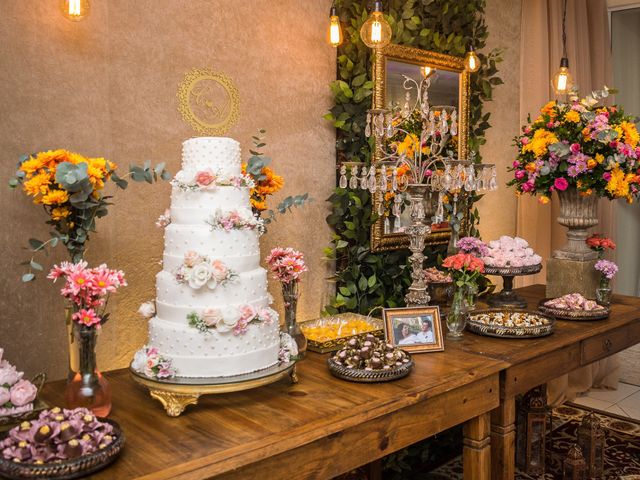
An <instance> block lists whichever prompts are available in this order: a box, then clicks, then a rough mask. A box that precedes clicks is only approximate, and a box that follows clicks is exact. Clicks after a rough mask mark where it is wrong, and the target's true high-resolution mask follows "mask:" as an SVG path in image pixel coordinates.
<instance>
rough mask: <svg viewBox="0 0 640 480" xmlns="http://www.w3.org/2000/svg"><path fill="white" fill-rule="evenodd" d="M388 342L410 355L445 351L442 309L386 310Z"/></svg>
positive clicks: (385, 328)
mask: <svg viewBox="0 0 640 480" xmlns="http://www.w3.org/2000/svg"><path fill="white" fill-rule="evenodd" d="M383 316H384V333H385V338H386V340H387V342H389V343H391V344H392V345H393V346H395V347H400V348H402V349H403V350H405V351H407V352H410V353H425V352H440V351H442V350H444V342H443V339H442V326H441V324H440V308H439V307H437V306H424V307H406V308H385V309H384V310H383Z"/></svg>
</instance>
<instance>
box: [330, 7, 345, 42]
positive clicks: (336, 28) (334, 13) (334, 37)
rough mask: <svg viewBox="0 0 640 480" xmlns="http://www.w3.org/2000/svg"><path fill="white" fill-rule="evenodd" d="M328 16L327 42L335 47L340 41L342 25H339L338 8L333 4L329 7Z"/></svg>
mask: <svg viewBox="0 0 640 480" xmlns="http://www.w3.org/2000/svg"><path fill="white" fill-rule="evenodd" d="M329 18H330V20H329V43H330V44H331V45H333V46H334V47H337V46H338V45H340V44H341V43H342V27H341V26H340V17H338V9H337V8H336V7H335V6H333V7H331V12H330V13H329Z"/></svg>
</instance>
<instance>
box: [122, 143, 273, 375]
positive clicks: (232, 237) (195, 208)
mask: <svg viewBox="0 0 640 480" xmlns="http://www.w3.org/2000/svg"><path fill="white" fill-rule="evenodd" d="M252 186H253V181H252V179H251V177H249V176H246V175H243V174H242V172H241V162H240V144H239V143H238V142H237V141H235V140H233V139H231V138H219V137H199V138H191V139H189V140H186V141H185V142H184V143H183V148H182V169H181V170H180V171H179V172H178V173H177V174H176V176H175V178H174V179H173V181H172V193H171V208H170V213H169V214H166V215H164V216H162V217H161V218H162V219H163V221H162V225H161V226H163V227H164V228H165V235H164V239H165V247H164V256H163V268H162V271H161V272H159V273H158V275H157V277H156V300H155V305H153V303H148V304H147V305H146V307H145V305H143V306H142V307H141V313H143V315H145V316H147V317H149V318H150V320H149V341H148V345H146V346H145V347H144V348H143V349H142V350H140V351H139V352H138V353H137V354H136V358H135V359H134V362H133V364H132V367H133V368H134V369H135V370H138V371H139V372H140V373H143V374H145V375H147V376H151V377H157V378H168V377H173V376H175V377H191V378H196V377H228V376H234V375H240V374H244V373H249V372H254V371H257V370H261V369H265V368H268V367H270V366H272V365H275V364H276V363H278V356H279V352H280V334H279V322H278V315H277V313H276V312H275V311H274V310H272V309H271V308H270V304H271V302H272V299H271V297H270V295H269V293H268V292H267V272H266V271H265V269H264V268H262V267H261V266H260V244H259V237H260V235H261V233H262V232H263V230H264V227H263V224H262V220H260V219H259V217H257V216H255V215H254V213H253V212H252V210H251V207H250V189H251V187H252Z"/></svg>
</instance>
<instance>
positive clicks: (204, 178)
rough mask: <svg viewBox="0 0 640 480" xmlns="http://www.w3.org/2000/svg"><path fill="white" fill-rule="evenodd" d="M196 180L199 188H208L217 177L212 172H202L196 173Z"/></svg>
mask: <svg viewBox="0 0 640 480" xmlns="http://www.w3.org/2000/svg"><path fill="white" fill-rule="evenodd" d="M195 180H196V183H197V184H198V185H199V186H201V187H206V186H208V185H211V184H212V183H213V182H215V181H216V176H215V175H214V174H213V172H211V170H202V171H200V172H198V173H196V179H195Z"/></svg>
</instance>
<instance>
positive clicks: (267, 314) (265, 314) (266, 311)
mask: <svg viewBox="0 0 640 480" xmlns="http://www.w3.org/2000/svg"><path fill="white" fill-rule="evenodd" d="M258 316H259V317H260V320H262V321H263V322H265V323H266V324H267V325H271V324H272V323H273V322H274V320H275V319H276V318H277V315H276V312H274V311H273V310H272V309H271V308H269V307H265V308H263V309H262V310H260V312H259V313H258Z"/></svg>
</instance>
